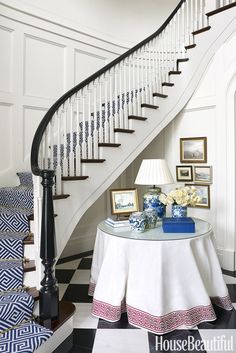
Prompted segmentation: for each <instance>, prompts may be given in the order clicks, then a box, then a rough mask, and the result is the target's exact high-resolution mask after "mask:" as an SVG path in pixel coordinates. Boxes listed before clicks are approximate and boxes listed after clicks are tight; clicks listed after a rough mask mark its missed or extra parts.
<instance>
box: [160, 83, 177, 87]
mask: <svg viewBox="0 0 236 353" xmlns="http://www.w3.org/2000/svg"><path fill="white" fill-rule="evenodd" d="M174 85H175V84H174V83H172V82H162V86H167V87H173V86H174Z"/></svg>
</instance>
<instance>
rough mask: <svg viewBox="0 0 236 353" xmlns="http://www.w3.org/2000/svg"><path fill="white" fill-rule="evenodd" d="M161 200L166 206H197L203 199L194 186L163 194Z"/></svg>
mask: <svg viewBox="0 0 236 353" xmlns="http://www.w3.org/2000/svg"><path fill="white" fill-rule="evenodd" d="M159 200H160V201H161V203H163V204H164V205H180V206H183V207H186V206H192V207H194V206H196V204H197V203H198V202H200V201H201V197H200V196H198V195H197V189H196V188H195V187H194V186H185V187H182V188H178V189H175V190H172V191H170V192H169V193H168V194H164V193H162V194H161V195H160V196H159Z"/></svg>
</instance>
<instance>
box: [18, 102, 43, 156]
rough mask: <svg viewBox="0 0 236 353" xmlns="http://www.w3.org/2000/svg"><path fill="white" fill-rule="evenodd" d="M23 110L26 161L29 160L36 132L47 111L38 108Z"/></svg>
mask: <svg viewBox="0 0 236 353" xmlns="http://www.w3.org/2000/svg"><path fill="white" fill-rule="evenodd" d="M23 110H24V112H23V135H24V137H23V141H24V147H23V148H24V151H23V156H24V157H23V158H24V160H25V161H26V160H27V159H28V158H29V154H30V150H31V145H32V140H33V137H34V133H35V130H36V129H37V127H38V125H39V123H40V121H41V120H42V118H43V116H44V115H45V113H46V111H47V110H46V109H43V108H37V107H23Z"/></svg>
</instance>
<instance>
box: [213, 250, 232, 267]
mask: <svg viewBox="0 0 236 353" xmlns="http://www.w3.org/2000/svg"><path fill="white" fill-rule="evenodd" d="M217 254H218V257H219V261H220V265H221V267H222V269H224V270H227V271H235V251H234V250H231V249H223V248H220V247H219V248H218V249H217Z"/></svg>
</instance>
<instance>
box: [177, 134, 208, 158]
mask: <svg viewBox="0 0 236 353" xmlns="http://www.w3.org/2000/svg"><path fill="white" fill-rule="evenodd" d="M180 162H181V163H206V162H207V138H206V137H188V138H181V139H180Z"/></svg>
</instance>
